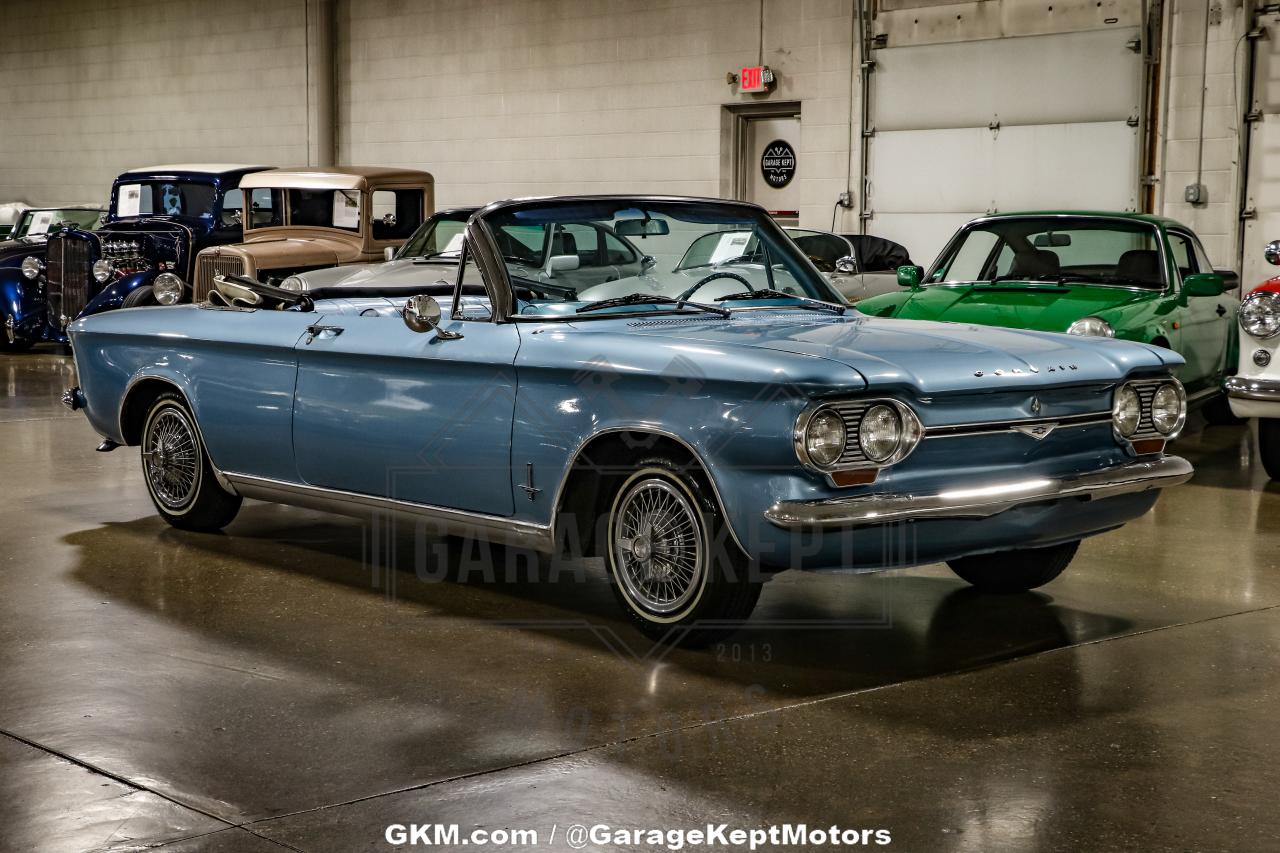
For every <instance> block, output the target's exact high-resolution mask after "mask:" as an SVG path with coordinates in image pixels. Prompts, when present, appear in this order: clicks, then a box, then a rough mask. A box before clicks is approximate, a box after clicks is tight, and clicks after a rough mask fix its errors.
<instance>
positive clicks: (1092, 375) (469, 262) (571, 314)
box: [66, 197, 1192, 642]
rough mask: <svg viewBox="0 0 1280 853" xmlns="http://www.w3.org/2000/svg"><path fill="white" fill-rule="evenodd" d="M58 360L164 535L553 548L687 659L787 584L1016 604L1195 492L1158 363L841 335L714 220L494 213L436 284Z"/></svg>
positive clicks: (746, 217)
mask: <svg viewBox="0 0 1280 853" xmlns="http://www.w3.org/2000/svg"><path fill="white" fill-rule="evenodd" d="M584 224H585V225H597V226H607V227H606V228H603V229H600V228H592V229H588V230H590V233H591V234H592V235H593V236H592V237H591V238H590V239H586V240H584V239H579V238H573V237H572V235H573V234H575V233H577V234H580V235H585V234H586V233H587V231H586V230H583V229H582V228H580V227H578V226H582V225H584ZM611 234H612V235H617V236H618V237H621V238H625V240H626V243H624V242H623V241H622V240H611V239H610V237H609V235H611ZM708 234H712V235H719V236H715V237H713V238H712V239H710V240H708V239H706V237H707V235H708ZM744 235H745V237H744ZM695 241H699V242H698V246H699V252H700V253H701V254H703V255H705V257H701V258H695V259H692V260H691V259H690V258H689V256H688V249H689V247H690V246H691V245H693V244H694V243H695ZM628 244H632V245H634V246H635V247H637V248H636V249H631V248H629V246H628ZM635 251H640V252H643V253H645V257H646V258H648V259H649V260H646V261H645V262H644V263H643V264H640V265H638V266H636V267H635V268H634V269H632V268H631V267H630V265H631V264H632V262H633V261H635V260H637V259H635V258H632V257H631V254H632V253H634V252H635ZM593 271H594V272H593ZM424 272H425V274H424V280H425V281H430V280H431V279H433V278H435V273H434V271H431V270H426V271H424ZM620 272H625V273H626V274H620ZM565 273H572V275H564V274H565ZM436 297H439V298H440V299H441V300H447V304H448V309H447V310H446V311H442V309H441V307H440V303H439V302H438V301H437V299H436ZM71 339H72V343H73V347H74V350H75V354H76V360H77V367H78V370H79V379H80V382H81V387H80V388H75V389H71V390H70V391H68V393H67V395H66V400H67V402H68V404H69V405H70V406H71V407H72V408H83V409H84V411H85V413H86V414H87V416H88V418H89V421H90V422H91V424H92V425H93V427H94V428H95V429H96V430H97V431H98V432H99V433H101V434H102V435H103V436H104V437H105V442H104V445H105V446H106V447H107V448H112V447H114V446H117V445H132V446H138V445H140V446H141V455H142V467H143V474H144V478H145V482H146V485H147V488H148V489H149V491H150V494H151V497H152V499H153V501H154V504H155V506H156V509H157V510H158V512H159V513H160V515H161V516H163V517H164V518H165V519H166V520H167V521H168V522H169V523H170V524H172V525H174V526H176V527H179V528H183V529H188V530H215V529H218V528H221V527H223V526H224V525H227V524H228V523H230V522H231V520H232V519H233V518H234V517H235V515H236V513H237V511H238V510H239V509H240V505H241V499H242V498H245V497H248V498H258V499H264V500H270V501H279V502H283V503H290V504H298V505H304V506H308V507H315V508H324V509H329V510H334V511H338V512H344V513H348V514H356V515H361V514H365V513H371V512H385V513H390V514H393V515H396V516H404V517H407V518H410V519H413V520H415V521H416V522H418V523H426V524H427V525H428V526H433V527H434V528H435V529H437V530H439V531H441V532H444V533H448V534H454V535H470V536H478V537H484V538H487V539H491V540H497V541H500V542H503V543H507V544H512V545H516V546H525V547H528V548H532V549H535V550H537V551H541V552H554V551H556V550H558V549H560V548H562V547H569V548H571V549H573V550H576V551H579V552H583V553H587V554H598V555H601V556H603V557H605V563H606V566H607V567H608V570H609V572H610V575H611V577H612V579H613V588H614V591H615V593H616V595H617V598H618V600H619V601H620V602H621V604H622V606H623V608H624V609H625V611H626V612H627V613H628V614H629V615H630V617H631V619H632V620H634V622H635V623H636V624H637V625H639V626H640V627H641V629H642V630H644V631H646V632H647V633H649V634H650V635H654V636H665V635H666V634H667V633H668V632H672V631H674V632H675V633H676V634H678V635H679V638H680V639H681V640H682V641H685V642H698V641H705V640H707V639H710V638H712V637H714V636H716V635H717V634H718V633H720V632H723V631H726V630H728V629H729V626H731V625H732V624H733V623H734V622H735V620H740V619H743V618H745V617H746V616H747V615H748V614H749V613H750V612H751V610H752V608H753V606H754V604H755V602H756V599H757V596H758V595H759V592H760V586H761V582H762V580H763V579H765V578H767V577H768V575H769V574H770V573H773V572H777V571H780V570H783V569H788V568H801V569H829V568H844V569H858V570H876V569H882V568H890V567H899V566H908V565H914V564H922V563H931V562H936V561H947V563H948V564H949V565H950V566H951V567H952V568H953V569H954V570H955V572H956V573H957V574H959V575H960V576H961V577H962V578H964V579H965V580H967V581H969V582H970V583H973V584H974V585H976V586H978V587H980V588H983V589H988V590H994V591H1013V590H1025V589H1029V588H1031V587H1035V586H1038V585H1041V584H1044V583H1047V582H1048V581H1050V580H1052V579H1053V578H1054V577H1055V576H1057V575H1058V574H1059V573H1060V572H1061V571H1062V570H1063V569H1064V568H1065V567H1066V566H1067V564H1068V563H1069V562H1070V560H1071V558H1072V557H1073V555H1074V553H1075V551H1076V547H1077V544H1078V542H1079V541H1080V540H1081V539H1083V538H1084V537H1086V536H1091V535H1093V534H1096V533H1102V532H1104V531H1107V530H1112V529H1115V528H1116V527H1119V526H1120V525H1122V524H1124V523H1125V522H1127V521H1130V520H1131V519H1134V518H1137V517H1138V516H1140V515H1142V514H1143V513H1145V512H1146V511H1147V510H1149V509H1150V508H1151V507H1152V505H1153V504H1154V503H1155V500H1156V497H1157V494H1158V490H1159V489H1160V488H1162V487H1165V486H1171V485H1174V484H1177V483H1181V482H1183V481H1185V480H1186V479H1187V478H1188V477H1190V476H1191V473H1192V472H1191V467H1190V465H1189V464H1188V463H1187V462H1186V461H1184V460H1183V459H1180V458H1178V457H1176V456H1168V455H1165V453H1164V448H1165V443H1166V441H1168V440H1169V439H1171V438H1172V437H1173V436H1175V435H1176V434H1177V433H1178V431H1179V430H1180V429H1181V428H1182V424H1183V420H1184V418H1185V412H1186V400H1185V395H1184V393H1183V391H1182V387H1181V386H1180V385H1179V384H1178V382H1177V381H1176V380H1175V379H1173V378H1172V376H1171V373H1170V371H1171V370H1172V369H1173V368H1175V367H1177V366H1178V365H1180V364H1181V363H1182V362H1181V359H1180V358H1179V357H1178V356H1177V355H1176V354H1174V353H1172V352H1170V351H1168V350H1164V349H1160V348H1157V347H1153V346H1148V345H1145V344H1139V343H1129V342H1123V341H1116V340H1108V339H1100V338H1079V337H1068V336H1066V335H1058V334H1051V333H1038V332H1025V331H1012V330H1004V329H990V328H979V327H974V326H965V325H957V324H950V323H947V324H940V323H926V322H911V321H897V320H888V319H877V318H871V317H867V316H864V315H861V314H859V313H858V312H857V311H856V310H854V309H852V308H850V307H848V306H846V305H843V304H840V303H839V300H838V297H837V296H836V294H835V293H834V292H833V290H832V288H831V285H830V284H829V283H828V282H827V281H826V279H824V278H823V276H822V275H821V273H819V271H818V270H817V269H816V268H815V267H814V266H813V265H812V263H811V262H810V261H809V259H808V258H806V257H805V256H804V255H803V254H802V253H801V252H800V251H799V250H798V249H797V247H796V245H795V243H793V242H792V241H791V240H790V239H788V237H787V236H786V234H785V233H784V232H783V231H782V230H781V229H780V228H779V227H778V226H777V225H776V224H775V223H774V222H773V221H772V220H771V219H770V218H769V216H768V215H767V214H766V212H765V211H764V210H762V209H761V208H759V207H756V206H754V205H749V204H742V203H737V202H725V201H710V200H696V199H677V198H660V197H583V198H564V199H543V200H522V201H509V202H500V203H496V204H492V205H490V206H488V207H486V208H484V209H482V210H480V211H478V212H477V213H476V214H475V215H474V216H472V217H471V219H470V220H469V222H468V224H467V228H466V232H465V240H464V242H463V245H462V255H461V259H460V263H459V265H458V268H457V273H456V280H455V281H453V282H452V283H448V282H437V283H434V284H426V283H424V284H420V285H418V286H417V287H416V288H414V287H406V286H404V285H398V286H396V287H394V288H384V289H377V288H369V289H365V290H362V289H360V288H357V287H344V288H338V289H326V288H317V289H314V290H311V291H309V292H299V291H296V290H290V289H284V288H278V287H273V286H270V285H265V284H262V283H261V282H257V281H255V280H252V279H247V278H235V279H232V278H223V279H220V280H219V281H218V282H217V285H216V289H215V290H214V291H213V292H212V294H211V296H210V300H209V302H208V303H205V304H202V305H198V306H196V305H193V306H182V307H178V308H170V309H145V308H144V309H139V310H134V311H120V312H112V313H108V314H102V315H98V316H94V317H89V318H85V319H82V320H78V321H76V322H75V323H73V324H72V325H71ZM904 544H905V547H904Z"/></svg>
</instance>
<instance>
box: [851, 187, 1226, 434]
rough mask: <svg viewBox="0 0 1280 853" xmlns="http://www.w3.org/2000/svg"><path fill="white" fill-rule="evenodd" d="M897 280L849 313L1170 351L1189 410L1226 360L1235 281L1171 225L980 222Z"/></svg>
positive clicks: (1023, 216)
mask: <svg viewBox="0 0 1280 853" xmlns="http://www.w3.org/2000/svg"><path fill="white" fill-rule="evenodd" d="M898 284H899V285H900V286H901V288H902V289H901V290H900V291H898V292H896V293H888V294H885V295H883V296H874V297H872V298H870V299H865V300H863V301H862V302H860V303H859V304H858V310H859V311H861V312H863V313H865V314H872V315H875V316H877V317H898V318H902V319H909V320H946V321H951V322H955V323H976V324H980V325H987V326H1004V327H1008V328H1015V329H1035V330H1039V331H1046V332H1066V333H1067V334H1069V335H1097V336H1103V337H1109V338H1123V339H1125V340H1130V341H1142V342H1144V343H1150V344H1155V345H1157V346H1162V347H1168V348H1169V349H1172V350H1176V351H1177V352H1178V353H1179V354H1181V355H1182V357H1183V358H1185V359H1186V362H1187V363H1186V366H1185V367H1183V368H1182V369H1181V370H1180V371H1179V373H1178V378H1179V379H1181V380H1182V383H1183V384H1184V385H1185V386H1186V389H1187V395H1188V399H1189V402H1192V403H1197V402H1198V403H1207V402H1210V401H1213V400H1215V397H1216V396H1217V395H1220V393H1221V388H1222V381H1223V378H1224V376H1225V374H1226V373H1227V372H1228V371H1229V370H1232V369H1233V368H1234V367H1235V364H1236V347H1237V338H1236V323H1235V316H1236V310H1237V308H1238V307H1239V305H1240V300H1239V299H1238V298H1237V297H1236V296H1235V295H1234V292H1233V291H1236V290H1237V289H1238V278H1237V277H1236V276H1235V274H1234V273H1231V272H1223V271H1215V270H1214V269H1213V267H1212V266H1211V265H1210V263H1209V259H1208V256H1207V255H1206V254H1205V251H1204V247H1203V246H1201V245H1200V239H1199V238H1198V237H1196V235H1195V233H1194V232H1192V231H1191V229H1190V228H1187V227H1186V226H1185V225H1182V224H1180V223H1178V222H1175V221H1174V220H1172V219H1165V218H1163V217H1159V216H1149V215H1145V214H1136V213H1065V212H1060V213H1051V212H1046V213H1006V214H999V215H995V216H986V217H983V218H981V219H975V220H974V221H973V222H970V223H969V224H968V225H966V226H964V227H963V228H961V229H960V231H959V232H958V233H957V234H956V235H955V236H954V237H953V238H951V241H950V242H949V243H947V246H946V248H944V249H943V250H942V253H941V254H940V255H939V256H938V259H937V260H936V261H934V264H933V266H932V267H931V268H930V270H929V272H928V274H925V272H924V270H922V269H921V268H920V267H900V268H899V269H898ZM1219 404H1221V400H1216V401H1215V406H1214V409H1215V410H1218V409H1221V410H1222V412H1223V413H1224V417H1225V416H1226V415H1225V413H1226V407H1225V405H1219Z"/></svg>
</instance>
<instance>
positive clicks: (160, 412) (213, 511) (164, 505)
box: [142, 392, 241, 531]
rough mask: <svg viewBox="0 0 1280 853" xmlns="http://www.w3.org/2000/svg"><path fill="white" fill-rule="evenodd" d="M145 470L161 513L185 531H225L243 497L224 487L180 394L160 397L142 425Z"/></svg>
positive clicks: (153, 498) (143, 468)
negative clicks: (215, 472) (214, 471)
mask: <svg viewBox="0 0 1280 853" xmlns="http://www.w3.org/2000/svg"><path fill="white" fill-rule="evenodd" d="M142 474H143V478H144V479H145V480H146V483H147V491H148V492H149V493H150V494H151V502H152V503H154V504H155V506H156V511H157V512H158V513H160V517H161V518H163V519H164V520H165V521H167V522H169V524H171V525H173V526H174V527H177V528H180V529H182V530H199V531H214V530H221V529H222V528H223V527H226V526H227V525H228V524H230V523H231V520H232V519H234V518H235V517H236V513H238V512H239V511H240V503H241V499H240V496H239V495H233V494H231V493H230V492H228V491H226V490H225V489H223V488H222V486H221V485H220V484H219V483H218V480H217V477H216V476H215V475H214V473H213V468H212V466H211V465H210V464H209V456H208V454H207V453H206V452H205V448H204V444H203V442H202V441H201V440H200V432H199V430H197V429H196V426H195V417H194V416H193V415H192V414H191V410H190V409H189V408H188V407H187V404H186V401H185V400H183V399H182V397H181V396H180V395H179V394H176V393H174V392H166V393H164V394H161V395H160V396H159V397H157V398H156V401H155V402H154V403H152V404H151V408H150V410H149V411H148V412H147V419H146V421H145V422H144V424H143V427H142Z"/></svg>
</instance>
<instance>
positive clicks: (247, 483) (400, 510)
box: [223, 472, 554, 553]
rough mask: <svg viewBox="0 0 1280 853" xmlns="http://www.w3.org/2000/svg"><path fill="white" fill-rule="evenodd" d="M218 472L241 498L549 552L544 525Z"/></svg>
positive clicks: (550, 541) (548, 535) (550, 543)
mask: <svg viewBox="0 0 1280 853" xmlns="http://www.w3.org/2000/svg"><path fill="white" fill-rule="evenodd" d="M223 476H225V477H226V479H227V480H228V481H230V483H231V485H232V486H234V487H235V490H236V492H237V493H238V494H240V495H241V496H243V497H246V498H254V499H256V500H261V501H270V502H272V503H282V504H289V505H291V506H300V507H306V508H308V509H318V510H322V511H324V512H332V513H336V514H338V515H347V516H355V517H357V518H359V517H363V516H366V515H368V514H369V513H371V512H386V513H390V514H392V515H394V516H396V517H400V518H404V519H407V520H411V521H414V522H419V521H427V522H430V523H432V524H434V525H436V529H437V531H438V532H439V533H441V534H443V535H449V536H468V537H472V538H476V539H484V540H487V541H490V542H497V543H501V544H504V545H514V546H518V547H523V548H530V549H532V550H534V551H541V552H544V553H550V552H551V551H552V550H553V545H554V539H553V537H552V534H551V527H550V525H541V524H534V523H532V522H528V521H518V520H516V519H514V518H505V517H502V516H497V515H485V514H484V513H474V512H465V511H463V510H456V509H449V508H447V507H439V506H431V505H429V504H420V503H413V502H411V501H401V500H395V499H394V498H382V497H377V496H376V495H366V494H362V493H359V492H347V491H342V490H341V489H326V488H322V487H320V486H308V485H303V484H301V483H289V482H285V481H283V480H271V479H267V478H265V477H254V476H252V475H250V474H236V473H232V472H227V473H226V474H224V475H223Z"/></svg>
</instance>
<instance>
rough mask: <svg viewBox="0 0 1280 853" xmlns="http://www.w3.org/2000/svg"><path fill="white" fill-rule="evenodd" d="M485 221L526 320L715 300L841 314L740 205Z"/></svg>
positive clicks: (656, 205)
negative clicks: (798, 305) (826, 309)
mask: <svg viewBox="0 0 1280 853" xmlns="http://www.w3.org/2000/svg"><path fill="white" fill-rule="evenodd" d="M485 222H486V224H487V225H488V227H489V229H490V232H491V233H492V234H493V237H494V239H495V241H496V242H497V244H498V248H499V249H500V251H501V253H502V256H503V260H504V261H505V263H506V269H507V273H508V275H509V276H510V279H511V284H512V285H513V286H514V288H515V290H516V294H517V297H518V300H519V303H520V304H519V309H518V310H519V313H520V314H522V315H526V316H528V315H541V316H566V315H582V314H584V313H589V312H595V311H600V310H603V311H606V312H608V311H623V312H627V311H654V310H659V311H673V310H676V311H678V310H686V309H688V308H689V307H690V306H692V307H693V308H695V309H696V308H697V307H699V304H701V305H702V306H707V305H711V306H719V304H720V303H723V307H716V308H715V310H716V311H720V312H722V311H724V310H727V309H729V308H735V309H736V308H760V309H763V308H774V307H784V306H785V307H796V306H797V303H806V302H807V303H809V304H808V305H807V306H805V307H809V308H813V309H815V310H818V309H819V308H828V309H834V310H837V311H841V312H842V311H843V310H844V308H843V305H842V304H840V297H839V295H838V294H836V293H835V291H834V290H832V289H831V287H830V285H829V284H828V283H827V281H826V280H825V279H824V278H823V277H822V275H821V274H820V273H819V272H818V271H817V270H816V269H814V267H813V264H812V263H811V262H810V261H809V259H808V258H806V257H805V256H804V255H803V253H801V252H800V251H799V250H798V249H797V248H796V245H795V243H793V242H792V241H791V239H790V238H788V237H787V235H786V234H785V233H784V232H783V230H782V229H781V228H780V227H778V225H777V224H776V223H774V221H773V220H772V219H770V218H769V216H768V215H767V214H765V213H764V212H763V211H758V210H756V209H754V208H752V207H749V206H745V205H738V204H728V203H716V202H712V201H698V200H657V199H653V200H648V199H645V200H642V199H639V198H636V199H612V198H586V199H581V200H572V201H561V200H551V201H548V202H547V203H546V204H545V205H541V204H539V205H524V206H521V207H518V208H513V209H506V210H503V209H499V210H496V211H494V212H492V213H490V214H488V215H487V216H485ZM469 266H470V264H469ZM678 302H685V303H687V304H684V305H678V304H676V303H678ZM817 303H835V304H832V305H818V304H817Z"/></svg>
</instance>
